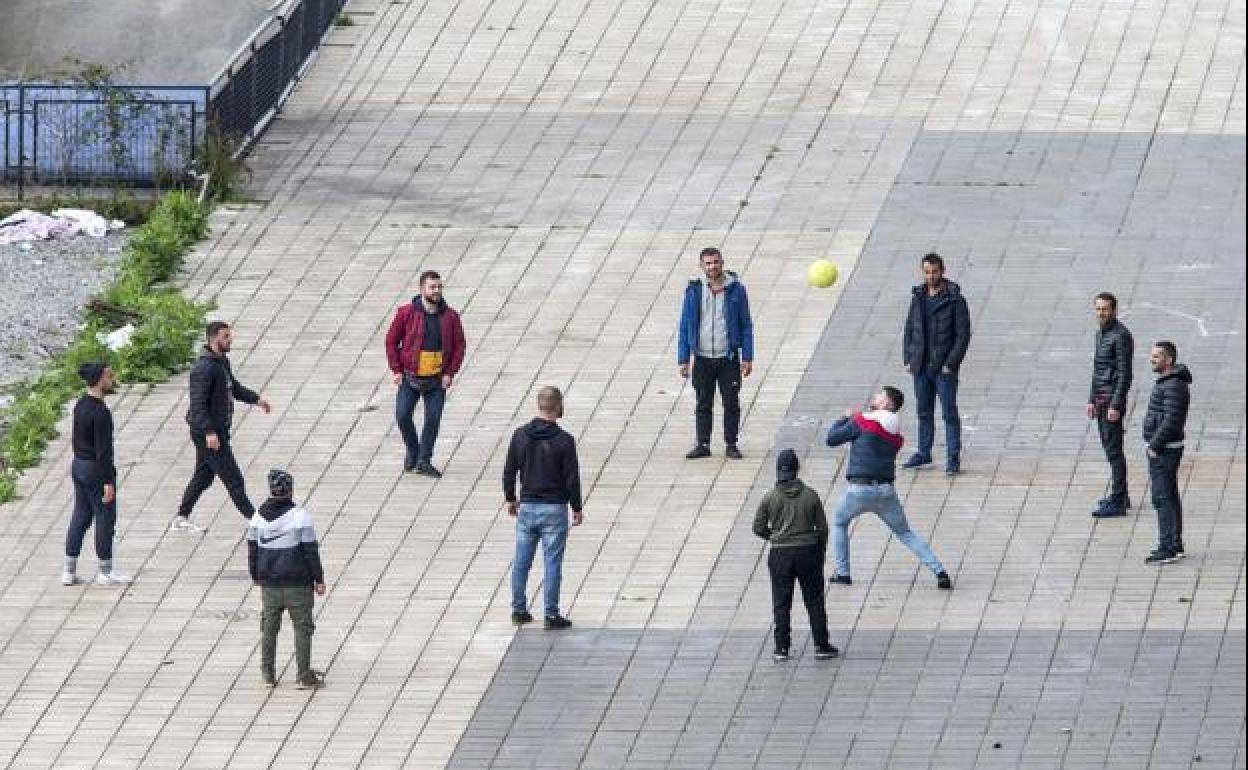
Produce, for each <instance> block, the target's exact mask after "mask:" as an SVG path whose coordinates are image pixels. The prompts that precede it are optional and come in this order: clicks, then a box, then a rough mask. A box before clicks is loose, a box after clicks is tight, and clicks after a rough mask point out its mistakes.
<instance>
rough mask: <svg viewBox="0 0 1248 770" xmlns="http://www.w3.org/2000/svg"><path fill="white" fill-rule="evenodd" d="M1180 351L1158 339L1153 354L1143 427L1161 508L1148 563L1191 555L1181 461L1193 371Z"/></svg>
mask: <svg viewBox="0 0 1248 770" xmlns="http://www.w3.org/2000/svg"><path fill="white" fill-rule="evenodd" d="M1178 357H1179V351H1178V349H1177V348H1175V346H1174V343H1173V342H1169V341H1167V340H1162V341H1161V342H1157V343H1154V344H1153V349H1152V350H1151V351H1149V355H1148V361H1149V364H1150V365H1151V366H1152V369H1153V373H1154V374H1156V375H1157V381H1156V383H1154V385H1153V392H1152V393H1151V394H1149V397H1148V411H1147V412H1146V413H1145V414H1144V425H1143V426H1142V430H1141V432H1142V433H1143V434H1144V442H1145V444H1146V446H1145V453H1146V454H1147V455H1148V482H1149V484H1150V485H1151V487H1152V492H1153V507H1154V508H1156V509H1157V535H1158V537H1157V540H1158V543H1157V548H1156V549H1155V550H1154V551H1153V552H1152V553H1150V554H1149V555H1148V558H1147V559H1145V560H1144V561H1145V563H1147V564H1169V563H1171V562H1174V561H1178V560H1179V559H1182V558H1183V556H1184V555H1185V553H1184V548H1183V501H1182V499H1181V498H1180V496H1179V463H1180V462H1181V461H1182V460H1183V442H1184V439H1185V437H1186V436H1185V426H1186V425H1187V409H1188V405H1189V404H1190V403H1191V393H1190V388H1189V386H1190V385H1191V384H1192V373H1191V372H1190V371H1188V369H1187V367H1186V366H1184V365H1183V364H1180V363H1176V361H1177V359H1178Z"/></svg>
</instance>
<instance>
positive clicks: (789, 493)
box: [776, 479, 806, 497]
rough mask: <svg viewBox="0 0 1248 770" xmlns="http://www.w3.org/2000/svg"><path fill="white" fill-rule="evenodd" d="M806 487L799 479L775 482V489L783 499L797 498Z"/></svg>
mask: <svg viewBox="0 0 1248 770" xmlns="http://www.w3.org/2000/svg"><path fill="white" fill-rule="evenodd" d="M805 488H806V485H805V484H803V483H802V480H801V479H791V480H789V481H777V482H776V489H777V490H778V491H779V492H780V494H782V495H784V496H785V497H797V496H798V495H800V494H801V493H802V490H803V489H805Z"/></svg>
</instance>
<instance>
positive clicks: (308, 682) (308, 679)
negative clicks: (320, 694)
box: [295, 671, 325, 690]
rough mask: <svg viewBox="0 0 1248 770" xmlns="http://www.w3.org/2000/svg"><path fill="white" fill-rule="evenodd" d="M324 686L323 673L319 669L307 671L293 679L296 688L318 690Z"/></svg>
mask: <svg viewBox="0 0 1248 770" xmlns="http://www.w3.org/2000/svg"><path fill="white" fill-rule="evenodd" d="M324 686H325V675H324V674H322V673H321V672H320V671H309V672H308V673H306V674H304V675H303V676H301V677H299V678H298V679H296V680H295V689H296V690H319V689H321V688H322V687H324Z"/></svg>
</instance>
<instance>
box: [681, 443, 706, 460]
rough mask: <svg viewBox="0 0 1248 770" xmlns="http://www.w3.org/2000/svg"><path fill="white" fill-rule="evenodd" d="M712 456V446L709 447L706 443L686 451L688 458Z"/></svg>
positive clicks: (695, 458)
mask: <svg viewBox="0 0 1248 770" xmlns="http://www.w3.org/2000/svg"><path fill="white" fill-rule="evenodd" d="M710 456H711V448H710V447H708V446H707V445H706V444H698V445H697V446H695V447H694V448H693V449H690V450H689V451H688V452H685V459H686V460H698V459H700V458H703V457H710Z"/></svg>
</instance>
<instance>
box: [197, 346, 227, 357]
mask: <svg viewBox="0 0 1248 770" xmlns="http://www.w3.org/2000/svg"><path fill="white" fill-rule="evenodd" d="M199 357H200V358H211V359H212V360H214V361H221V360H224V359H225V356H223V355H221V354H220V353H218V352H217V351H215V350H213V349H212V348H210V347H208V346H207V345H204V346H203V347H202V348H200V349H199Z"/></svg>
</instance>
